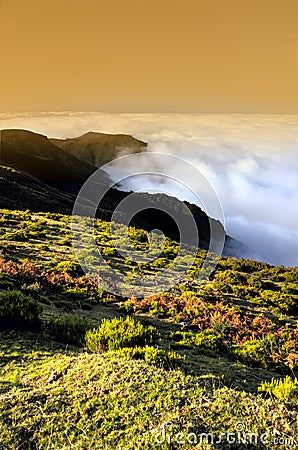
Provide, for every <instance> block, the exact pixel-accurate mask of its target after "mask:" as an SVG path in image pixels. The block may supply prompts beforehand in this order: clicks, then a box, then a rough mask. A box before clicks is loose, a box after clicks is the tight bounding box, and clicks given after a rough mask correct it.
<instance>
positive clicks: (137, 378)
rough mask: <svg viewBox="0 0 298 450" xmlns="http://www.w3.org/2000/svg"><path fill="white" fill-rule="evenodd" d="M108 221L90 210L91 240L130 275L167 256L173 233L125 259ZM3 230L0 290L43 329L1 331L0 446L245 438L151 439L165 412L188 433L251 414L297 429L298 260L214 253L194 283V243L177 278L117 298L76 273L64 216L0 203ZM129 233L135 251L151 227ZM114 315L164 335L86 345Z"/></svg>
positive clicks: (223, 426)
mask: <svg viewBox="0 0 298 450" xmlns="http://www.w3.org/2000/svg"><path fill="white" fill-rule="evenodd" d="M109 225H110V224H109V223H108V222H103V221H100V220H98V221H96V223H95V227H96V236H97V241H98V245H99V247H100V248H101V249H105V253H106V258H107V260H109V261H110V264H112V265H113V264H114V265H115V266H117V267H119V268H120V269H121V270H122V271H124V272H125V273H126V275H127V276H128V277H131V276H135V275H141V276H146V275H152V274H154V273H156V272H158V271H162V270H163V267H166V266H168V265H169V264H171V261H172V259H173V257H174V256H175V254H176V250H177V243H175V242H173V241H171V240H169V239H167V240H166V247H165V250H164V254H163V255H162V256H161V258H160V260H159V261H158V264H155V265H153V264H144V265H142V264H134V263H131V262H130V261H129V259H128V258H126V259H125V258H123V259H121V258H120V257H119V256H118V255H117V254H116V253H115V252H114V248H113V246H112V241H111V238H112V236H111V235H110V233H109ZM0 236H1V244H0V251H1V253H2V255H1V254H0V291H3V292H6V293H7V292H9V291H10V290H12V289H16V290H17V291H19V292H21V293H22V294H24V295H25V297H24V296H23V297H22V298H27V297H26V296H29V297H28V298H31V299H32V301H34V302H37V304H40V305H41V307H42V313H41V316H40V317H41V328H40V330H39V331H36V332H35V333H30V332H28V331H23V332H21V331H18V330H16V331H10V330H6V331H5V332H4V331H3V332H0V450H2V449H3V450H6V449H42V450H44V449H51V450H52V449H75V450H76V449H77V450H79V449H80V450H82V449H86V450H89V449H95V450H97V449H111V450H112V449H113V450H114V449H116V450H117V449H119V450H120V449H121V450H123V449H125V450H126V449H143V448H146V449H147V448H148V449H150V448H153V449H154V448H173V449H175V448H200V449H206V450H207V449H208V450H211V449H212V450H213V449H215V448H216V449H223V450H225V449H228V448H230V449H235V450H242V449H243V448H245V447H243V445H244V444H240V443H233V444H230V446H229V445H228V444H227V443H225V444H224V443H222V444H221V446H212V445H208V444H206V443H204V444H202V445H200V444H197V445H187V444H183V445H178V444H175V443H174V442H173V441H172V444H171V445H172V446H170V445H169V444H164V445H161V446H158V445H157V444H156V442H155V435H156V433H154V432H151V431H152V430H154V429H157V430H159V427H160V426H161V425H162V424H163V423H165V422H167V421H173V422H174V423H173V424H172V425H170V426H169V427H168V428H167V429H166V430H167V433H170V432H172V433H173V434H175V433H177V432H181V433H183V435H184V436H186V435H187V433H191V432H193V433H196V434H197V435H198V434H200V433H204V432H205V433H207V432H209V433H213V434H215V435H217V436H218V435H219V434H220V433H227V432H229V431H230V432H234V431H235V426H236V424H237V422H245V424H246V431H247V432H248V433H257V434H262V433H265V432H266V433H268V435H270V439H271V438H272V439H274V438H275V437H276V436H279V437H280V438H284V439H286V438H287V436H288V437H289V438H293V439H296V440H297V431H298V428H297V427H298V423H297V415H298V407H297V401H296V387H295V386H296V385H295V383H296V382H295V381H293V383H294V387H295V389H294V388H293V387H292V381H291V380H294V379H295V376H296V377H297V375H298V326H297V323H298V321H297V320H298V315H297V305H298V302H297V292H298V269H297V268H292V269H286V268H284V267H282V266H281V267H273V266H270V265H268V264H264V263H261V262H257V261H249V260H238V261H237V260H234V259H232V258H221V260H220V262H219V265H218V266H217V268H216V271H215V272H214V274H213V276H212V277H211V278H210V279H209V280H207V281H205V282H204V283H201V284H198V283H197V282H196V279H195V274H196V273H197V272H198V271H199V266H200V264H201V261H202V259H203V258H204V256H205V252H204V251H201V252H199V254H198V255H197V260H196V262H195V265H194V266H193V267H192V268H191V270H190V271H189V273H188V274H186V276H185V278H184V280H182V281H183V282H182V283H181V284H180V285H178V286H175V287H174V288H172V289H171V290H169V291H168V292H163V293H160V294H156V295H154V296H147V297H145V298H139V299H136V298H125V297H123V298H121V297H116V296H114V295H112V294H109V293H108V292H106V291H105V287H104V285H101V286H97V285H95V284H94V283H93V282H91V281H90V280H89V279H88V278H87V277H86V276H85V275H84V274H83V273H82V272H81V271H80V268H79V266H78V264H77V261H76V259H75V256H74V254H73V251H72V247H71V234H70V218H69V217H68V216H63V215H61V214H50V213H32V212H30V211H25V212H21V211H9V210H2V211H1V218H0ZM130 236H131V240H132V245H133V246H134V247H135V248H136V249H140V250H142V249H146V248H147V242H146V236H148V235H147V233H146V232H145V231H140V230H135V229H133V228H131V229H130ZM115 255H116V256H115ZM90 257H91V258H92V255H90ZM0 306H1V305H0ZM40 310H41V308H39V311H40ZM115 317H117V318H122V319H123V320H122V321H120V322H119V321H114V322H113V323H114V324H115V330H116V331H117V327H118V325H117V324H118V323H122V322H123V321H124V320H125V318H127V323H132V324H135V325H133V327H132V329H134V328H135V329H136V330H137V329H140V330H143V329H145V330H146V329H148V327H154V330H156V335H157V336H158V339H157V340H154V342H153V341H152V342H149V343H148V342H147V341H146V342H145V341H144V342H141V343H140V342H137V341H136V342H135V343H134V344H133V345H134V346H133V347H131V348H129V349H128V348H127V346H125V348H124V349H123V348H121V347H122V344H121V345H119V346H116V347H113V346H109V345H108V346H106V347H107V348H103V349H102V350H103V352H102V353H100V354H90V353H89V352H88V351H87V347H86V341H85V339H84V334H85V331H86V330H87V329H94V328H95V327H96V328H98V327H100V326H102V325H103V324H106V325H105V326H104V327H103V328H101V330H103V331H104V330H105V329H109V327H110V325H109V322H107V321H105V320H104V319H108V320H112V319H114V318H115ZM132 319H133V320H132ZM182 321H185V322H187V329H183V327H182V325H181V323H180V322H182ZM139 323H140V324H139ZM107 324H108V325H107ZM116 325H117V326H116ZM113 326H114V325H113ZM112 328H113V327H112ZM149 329H152V328H149ZM115 330H114V331H115ZM114 331H113V333H114ZM116 331H115V332H116ZM127 332H128V331H127V330H126V329H123V330H122V333H123V337H122V335H121V339H120V340H121V342H122V341H123V342H126V341H127V338H129V336H128V335H127V336H126V333H127ZM130 333H131V331H130ZM132 335H133V333H132ZM113 336H114V335H113ZM117 339H118V338H117ZM128 341H129V339H128ZM74 344H75V346H74ZM118 348H119V349H118ZM111 349H114V350H113V351H111ZM106 350H107V351H106ZM272 380H281V381H278V382H275V381H272ZM283 380H284V381H283ZM260 386H262V387H261V388H260ZM274 393H276V394H277V395H275V394H274ZM284 393H286V394H287V395H285V394H284ZM294 394H295V395H294ZM277 432H278V433H280V434H279V435H277V434H276V433H277ZM280 442H281V441H280ZM246 448H247V449H252V450H254V449H255V450H257V449H268V450H269V449H271V448H276V449H285V448H294V449H295V448H298V444H297V443H294V444H293V443H292V444H286V445H282V444H281V443H278V444H277V445H275V444H274V445H273V444H272V442H271V443H268V444H266V445H263V446H262V444H260V442H259V443H258V444H249V445H248V446H247V447H246Z"/></svg>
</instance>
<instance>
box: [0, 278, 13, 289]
mask: <svg viewBox="0 0 298 450" xmlns="http://www.w3.org/2000/svg"><path fill="white" fill-rule="evenodd" d="M0 289H1V290H2V291H6V290H8V289H10V290H13V289H14V284H13V282H12V281H10V279H9V278H8V277H6V276H5V275H0Z"/></svg>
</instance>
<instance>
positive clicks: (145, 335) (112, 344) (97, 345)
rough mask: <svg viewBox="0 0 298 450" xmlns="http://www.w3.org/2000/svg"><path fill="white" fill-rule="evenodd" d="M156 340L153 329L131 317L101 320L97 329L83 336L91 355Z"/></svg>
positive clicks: (154, 329)
mask: <svg viewBox="0 0 298 450" xmlns="http://www.w3.org/2000/svg"><path fill="white" fill-rule="evenodd" d="M158 338H159V333H158V331H157V330H156V328H155V327H153V326H151V325H150V326H144V325H142V323H141V322H139V321H136V320H134V319H132V318H131V317H127V318H126V319H122V318H120V319H118V318H117V317H115V318H114V319H112V320H109V319H103V320H102V323H101V325H100V326H99V327H98V328H94V329H93V330H89V331H87V333H86V336H85V340H86V345H87V348H88V350H89V351H91V352H93V353H98V352H103V351H107V350H118V349H120V348H123V347H134V346H143V345H146V344H153V343H155V342H156V341H157V339H158Z"/></svg>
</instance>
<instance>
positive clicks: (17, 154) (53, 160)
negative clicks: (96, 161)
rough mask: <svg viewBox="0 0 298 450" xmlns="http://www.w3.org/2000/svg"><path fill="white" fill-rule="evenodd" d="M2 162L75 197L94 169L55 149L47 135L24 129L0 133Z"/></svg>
mask: <svg viewBox="0 0 298 450" xmlns="http://www.w3.org/2000/svg"><path fill="white" fill-rule="evenodd" d="M1 162H2V163H4V164H6V165H10V166H13V167H15V168H16V169H18V170H20V171H22V172H24V173H26V174H28V175H31V176H33V177H35V178H37V179H39V180H40V181H42V182H43V183H45V184H47V185H49V186H51V187H54V188H56V189H61V190H63V191H66V192H68V193H74V194H76V193H77V192H78V191H79V189H80V188H81V186H82V184H83V183H84V182H85V180H86V179H87V178H88V177H89V176H90V175H91V174H92V173H93V172H94V170H95V168H94V167H93V166H91V165H89V164H87V163H83V162H82V161H79V160H78V159H77V158H75V157H74V156H72V155H70V154H69V153H67V152H64V151H63V150H61V149H59V148H57V147H56V146H55V145H53V144H52V143H51V142H50V141H49V139H48V138H47V137H46V136H43V135H41V134H37V133H33V132H31V131H27V130H1Z"/></svg>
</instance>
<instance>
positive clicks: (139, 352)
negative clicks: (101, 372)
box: [118, 345, 185, 368]
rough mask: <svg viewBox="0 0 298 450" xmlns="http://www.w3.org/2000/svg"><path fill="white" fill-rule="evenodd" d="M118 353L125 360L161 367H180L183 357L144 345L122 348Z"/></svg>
mask: <svg viewBox="0 0 298 450" xmlns="http://www.w3.org/2000/svg"><path fill="white" fill-rule="evenodd" d="M118 353H119V354H120V355H121V356H123V357H124V358H126V359H141V360H144V361H146V362H148V363H149V364H154V365H157V366H161V367H171V368H174V367H180V365H181V363H182V361H184V360H185V356H182V355H180V354H179V353H176V352H168V351H165V350H161V349H159V348H157V347H153V346H149V345H146V346H145V347H124V348H122V349H121V350H118Z"/></svg>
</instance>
